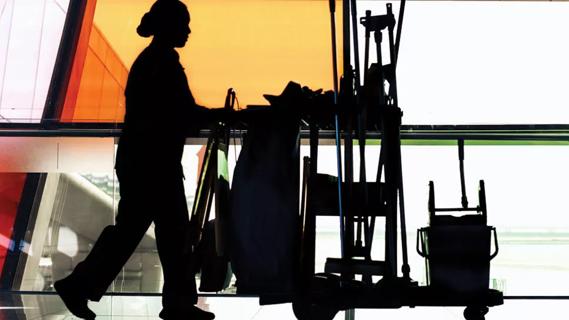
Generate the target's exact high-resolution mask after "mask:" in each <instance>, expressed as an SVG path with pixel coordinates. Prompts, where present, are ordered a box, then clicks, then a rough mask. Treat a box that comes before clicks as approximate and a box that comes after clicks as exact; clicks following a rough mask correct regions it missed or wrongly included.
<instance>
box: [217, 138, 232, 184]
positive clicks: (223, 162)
mask: <svg viewBox="0 0 569 320" xmlns="http://www.w3.org/2000/svg"><path fill="white" fill-rule="evenodd" d="M225 149H227V146H225V145H224V144H221V143H220V144H219V147H218V149H217V177H218V178H220V179H224V180H225V181H229V166H228V164H227V153H226V152H225Z"/></svg>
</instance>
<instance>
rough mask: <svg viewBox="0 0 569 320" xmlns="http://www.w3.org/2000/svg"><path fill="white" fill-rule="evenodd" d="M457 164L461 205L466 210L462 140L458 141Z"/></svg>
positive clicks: (466, 199)
mask: <svg viewBox="0 0 569 320" xmlns="http://www.w3.org/2000/svg"><path fill="white" fill-rule="evenodd" d="M458 162H459V169H460V191H461V193H462V198H461V204H462V207H463V208H468V198H467V197H466V181H465V179H464V139H458Z"/></svg>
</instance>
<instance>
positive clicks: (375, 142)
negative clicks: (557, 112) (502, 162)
mask: <svg viewBox="0 0 569 320" xmlns="http://www.w3.org/2000/svg"><path fill="white" fill-rule="evenodd" d="M401 144H402V145H405V146H456V145H457V142H456V140H453V139H444V140H424V139H405V140H401ZM464 144H465V145H469V146H567V145H569V141H535V140H465V141H464ZM354 145H359V143H358V141H357V140H354ZM366 145H368V146H379V145H381V140H380V139H368V140H366Z"/></svg>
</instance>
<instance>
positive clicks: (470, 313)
mask: <svg viewBox="0 0 569 320" xmlns="http://www.w3.org/2000/svg"><path fill="white" fill-rule="evenodd" d="M487 313H488V307H479V306H476V307H474V306H468V307H466V309H464V313H463V314H464V319H466V320H484V316H485V315H486V314H487Z"/></svg>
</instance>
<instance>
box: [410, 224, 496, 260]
mask: <svg viewBox="0 0 569 320" xmlns="http://www.w3.org/2000/svg"><path fill="white" fill-rule="evenodd" d="M491 228H492V233H493V234H494V249H495V251H494V253H492V254H491V255H490V260H492V259H494V258H496V256H497V255H498V252H500V247H499V246H498V232H497V231H496V228H495V227H491ZM426 230H427V228H421V229H418V230H417V240H416V249H417V253H418V254H419V255H420V256H421V257H423V258H427V259H428V258H429V255H428V254H426V253H425V252H423V251H421V247H422V244H423V238H422V237H421V234H422V233H423V232H425V231H426Z"/></svg>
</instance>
